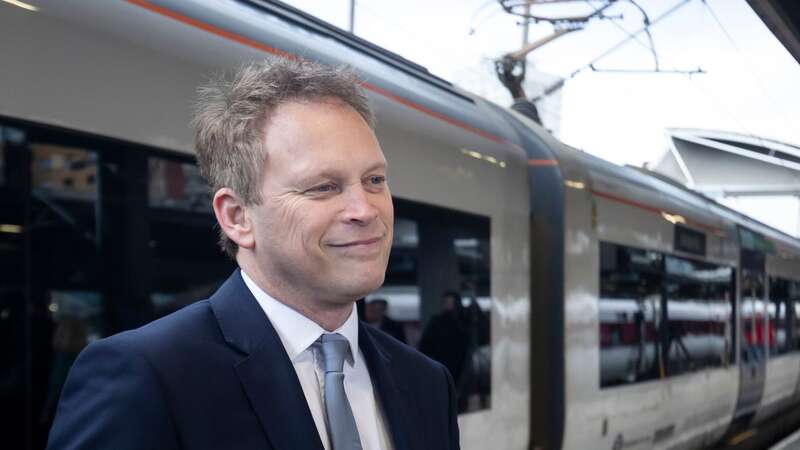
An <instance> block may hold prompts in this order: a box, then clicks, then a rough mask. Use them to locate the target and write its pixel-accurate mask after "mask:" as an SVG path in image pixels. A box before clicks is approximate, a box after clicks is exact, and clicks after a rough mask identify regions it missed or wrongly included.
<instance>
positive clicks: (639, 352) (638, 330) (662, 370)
mask: <svg viewBox="0 0 800 450" xmlns="http://www.w3.org/2000/svg"><path fill="white" fill-rule="evenodd" d="M600 271H601V272H600V302H599V318H600V336H599V337H600V385H601V387H610V386H617V385H622V384H629V383H637V382H641V381H647V380H653V379H658V378H662V377H665V376H669V375H677V374H680V373H684V372H687V371H692V370H699V369H702V368H706V367H717V366H722V365H727V364H729V363H730V362H731V357H732V352H733V339H732V330H733V329H734V328H733V323H734V322H733V301H734V295H733V292H734V284H733V269H732V268H731V267H727V266H719V265H714V264H710V263H705V262H700V261H693V260H688V259H684V258H678V257H675V256H671V255H664V254H662V253H659V252H654V251H649V250H641V249H636V248H631V247H626V246H622V245H617V244H611V243H606V242H601V244H600Z"/></svg>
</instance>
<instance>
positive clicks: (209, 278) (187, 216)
mask: <svg viewBox="0 0 800 450" xmlns="http://www.w3.org/2000/svg"><path fill="white" fill-rule="evenodd" d="M147 172H148V173H147V180H148V194H147V195H148V200H147V204H148V214H147V215H148V217H149V227H148V228H149V237H148V244H147V246H148V249H149V251H150V252H151V257H152V264H153V285H152V289H151V291H150V292H149V298H150V303H151V305H152V308H153V312H154V316H155V317H158V316H162V315H165V314H168V313H170V312H173V311H175V310H177V309H180V308H181V307H183V306H186V305H187V304H189V303H192V302H195V301H197V300H200V299H203V298H206V297H208V296H210V295H211V294H212V293H213V292H214V291H215V290H216V288H217V287H218V286H219V285H220V284H222V282H223V281H224V280H225V279H226V278H227V277H228V276H229V275H230V273H231V271H232V270H233V269H234V268H235V265H234V263H233V262H232V261H231V260H230V259H229V258H227V257H226V256H225V255H224V254H223V253H222V251H221V249H220V248H219V246H218V245H217V241H218V238H217V234H216V232H215V225H216V219H215V218H214V214H213V211H212V209H211V198H210V195H209V192H208V188H207V186H206V184H205V181H204V180H203V179H202V177H201V176H200V174H199V170H198V168H197V166H196V165H195V164H194V163H193V162H191V161H188V160H182V159H175V158H167V157H156V156H151V157H149V158H148V161H147Z"/></svg>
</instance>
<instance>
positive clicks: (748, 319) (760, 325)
mask: <svg viewBox="0 0 800 450" xmlns="http://www.w3.org/2000/svg"><path fill="white" fill-rule="evenodd" d="M754 258H756V257H754ZM759 260H760V266H761V267H760V268H759V267H755V266H756V264H757V263H759V261H755V262H754V263H753V261H745V262H743V264H742V280H741V356H742V359H743V360H744V361H750V360H753V359H755V360H761V359H763V358H764V351H765V343H766V332H765V328H766V327H765V325H766V324H765V318H766V317H765V316H766V312H767V311H766V309H767V308H766V302H765V301H764V293H765V292H764V284H765V283H764V282H765V280H764V270H763V257H761V258H760V259H759ZM750 263H753V264H750Z"/></svg>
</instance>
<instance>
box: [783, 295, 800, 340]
mask: <svg viewBox="0 0 800 450" xmlns="http://www.w3.org/2000/svg"><path fill="white" fill-rule="evenodd" d="M788 284H789V286H788V288H787V291H788V292H787V294H786V295H787V298H788V301H787V304H788V305H790V307H789V308H787V313H786V314H787V315H788V316H790V317H791V319H792V320H791V323H790V325H789V327H790V329H791V332H790V333H789V336H788V340H789V351H800V281H794V280H790V281H789V283H788Z"/></svg>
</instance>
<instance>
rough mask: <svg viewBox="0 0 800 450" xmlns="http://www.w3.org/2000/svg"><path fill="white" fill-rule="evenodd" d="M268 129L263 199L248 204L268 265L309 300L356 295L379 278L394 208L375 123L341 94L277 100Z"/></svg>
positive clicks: (276, 279)
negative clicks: (338, 97)
mask: <svg viewBox="0 0 800 450" xmlns="http://www.w3.org/2000/svg"><path fill="white" fill-rule="evenodd" d="M265 133H266V139H265V147H266V149H267V158H266V166H265V170H264V173H263V176H262V182H261V200H262V201H261V204H260V205H252V206H249V207H247V210H248V213H249V214H250V216H251V217H252V220H253V227H254V228H253V230H254V236H255V248H254V249H253V251H254V255H255V258H256V263H257V264H258V265H259V269H260V271H261V272H262V274H263V275H264V276H265V277H266V278H267V279H268V280H269V283H270V284H271V285H272V286H275V287H277V289H279V292H284V293H289V294H290V295H295V296H296V297H297V298H300V299H303V301H305V302H310V303H306V304H309V306H310V304H317V305H320V304H326V303H328V304H330V303H335V304H342V303H348V302H352V301H354V300H356V299H358V298H360V297H363V296H364V295H366V294H367V293H369V292H371V291H373V290H375V289H376V288H378V287H379V286H380V285H381V284H382V283H383V279H384V275H385V272H386V264H387V263H388V260H389V251H390V249H391V245H392V224H393V220H394V210H393V207H392V198H391V194H390V192H389V186H388V185H387V183H386V159H385V158H384V156H383V152H382V151H381V148H380V145H379V144H378V141H377V139H376V138H375V134H374V133H373V132H372V130H371V129H370V128H369V126H368V125H367V123H366V122H365V121H364V119H363V118H362V117H361V116H360V115H359V114H358V113H357V112H356V111H355V110H354V109H352V108H351V107H350V106H347V105H344V104H342V103H340V102H338V101H337V100H334V99H331V100H327V101H316V102H291V103H286V104H283V105H281V106H279V107H278V108H277V109H276V111H275V112H274V114H273V115H272V117H271V118H270V120H269V122H268V123H267V125H266V127H265ZM331 306H333V305H331Z"/></svg>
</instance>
